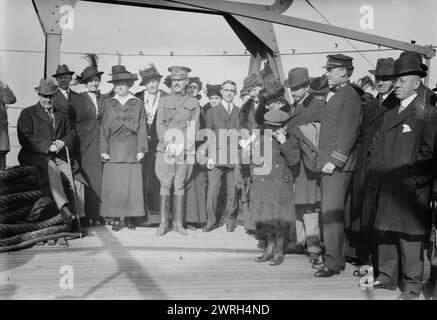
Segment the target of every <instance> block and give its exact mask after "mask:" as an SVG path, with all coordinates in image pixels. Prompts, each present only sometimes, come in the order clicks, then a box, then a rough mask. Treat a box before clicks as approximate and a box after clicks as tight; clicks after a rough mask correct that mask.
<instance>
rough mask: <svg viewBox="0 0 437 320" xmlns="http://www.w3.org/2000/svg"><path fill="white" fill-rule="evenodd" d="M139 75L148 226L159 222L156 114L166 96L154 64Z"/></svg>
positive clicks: (137, 94)
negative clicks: (144, 123) (145, 140)
mask: <svg viewBox="0 0 437 320" xmlns="http://www.w3.org/2000/svg"><path fill="white" fill-rule="evenodd" d="M139 74H140V76H141V83H140V86H144V87H145V89H144V90H141V91H139V92H137V93H136V94H135V97H137V98H138V99H140V100H141V101H142V102H143V104H144V109H145V111H146V113H147V135H148V148H147V149H148V152H147V153H146V155H145V157H144V161H143V162H142V163H143V194H144V207H145V209H146V214H147V223H149V224H150V223H154V222H158V221H159V220H158V219H159V187H160V182H159V179H158V177H157V176H156V173H155V161H156V146H157V145H158V143H159V139H158V135H157V134H156V112H157V110H158V105H159V101H160V100H161V98H162V97H165V96H167V95H168V94H167V93H166V92H165V91H163V90H161V89H160V88H159V83H160V81H161V78H162V75H161V74H160V73H159V72H158V70H157V69H156V67H155V64H154V63H149V64H148V65H147V66H145V67H143V68H141V69H140V71H139ZM154 216H155V217H156V218H157V219H156V221H155V220H154V219H153V217H154Z"/></svg>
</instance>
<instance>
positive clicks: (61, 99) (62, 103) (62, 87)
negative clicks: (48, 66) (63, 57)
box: [52, 64, 76, 114]
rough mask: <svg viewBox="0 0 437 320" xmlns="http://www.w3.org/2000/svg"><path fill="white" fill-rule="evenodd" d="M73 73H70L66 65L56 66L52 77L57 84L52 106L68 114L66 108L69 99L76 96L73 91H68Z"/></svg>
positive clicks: (68, 104)
mask: <svg viewBox="0 0 437 320" xmlns="http://www.w3.org/2000/svg"><path fill="white" fill-rule="evenodd" d="M73 74H74V71H70V69H68V67H67V65H65V64H62V65H58V67H57V68H56V73H55V74H53V75H52V77H53V78H55V79H56V82H58V90H57V91H56V92H55V94H54V95H53V98H54V106H55V108H56V109H57V110H58V111H61V112H63V113H65V114H68V108H69V106H70V102H71V97H72V96H73V95H76V93H75V92H74V91H71V90H70V82H71V79H72V78H71V76H72V75H73Z"/></svg>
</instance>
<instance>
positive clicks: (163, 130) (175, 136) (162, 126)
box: [155, 66, 200, 236]
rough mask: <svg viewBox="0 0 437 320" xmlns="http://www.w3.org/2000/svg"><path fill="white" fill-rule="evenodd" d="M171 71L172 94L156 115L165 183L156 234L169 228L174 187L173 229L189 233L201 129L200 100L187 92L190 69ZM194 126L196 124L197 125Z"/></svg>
mask: <svg viewBox="0 0 437 320" xmlns="http://www.w3.org/2000/svg"><path fill="white" fill-rule="evenodd" d="M168 71H170V73H171V75H170V76H171V80H172V83H171V87H172V90H171V93H170V95H169V96H166V97H163V98H162V99H161V100H160V102H159V105H158V111H157V115H156V132H157V135H158V140H159V143H158V146H157V148H156V150H157V155H156V163H155V172H156V176H157V177H158V179H159V181H160V183H161V189H160V215H161V223H160V224H159V228H158V230H157V232H156V235H158V236H162V235H164V234H166V233H167V232H168V230H169V223H170V199H171V189H172V187H174V197H173V200H174V201H173V214H172V225H173V230H174V231H177V232H179V233H180V234H183V235H187V234H188V233H187V231H186V230H185V229H184V227H183V219H184V216H185V187H186V182H187V180H188V179H189V178H190V176H191V174H192V172H193V164H194V160H195V159H194V156H193V155H194V150H195V136H196V132H197V131H198V128H199V116H200V105H199V101H198V100H197V99H196V98H194V97H191V96H189V95H187V93H186V91H185V87H186V86H187V84H188V82H189V80H188V73H189V72H191V69H190V68H187V67H184V66H173V67H170V68H168ZM193 125H194V127H193Z"/></svg>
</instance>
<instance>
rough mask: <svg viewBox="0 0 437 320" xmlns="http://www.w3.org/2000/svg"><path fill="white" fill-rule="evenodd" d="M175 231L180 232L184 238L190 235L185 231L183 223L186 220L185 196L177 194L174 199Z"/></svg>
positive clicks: (173, 226) (173, 227)
mask: <svg viewBox="0 0 437 320" xmlns="http://www.w3.org/2000/svg"><path fill="white" fill-rule="evenodd" d="M173 213H174V214H173V225H172V229H173V231H176V232H179V233H180V234H183V235H184V236H187V235H188V232H187V230H185V229H184V226H183V221H184V218H185V195H183V194H175V195H174V198H173Z"/></svg>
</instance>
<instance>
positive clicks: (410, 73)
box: [394, 70, 428, 78]
mask: <svg viewBox="0 0 437 320" xmlns="http://www.w3.org/2000/svg"><path fill="white" fill-rule="evenodd" d="M427 74H428V73H427V72H425V71H423V70H411V71H408V70H406V71H403V72H401V73H397V74H395V75H394V76H396V77H404V76H419V77H421V78H425V77H426V75H427Z"/></svg>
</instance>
